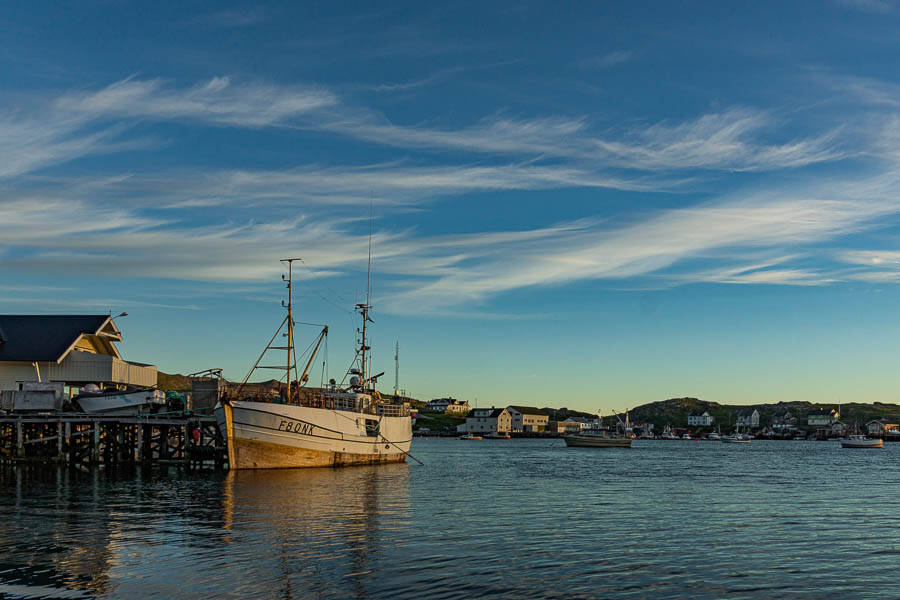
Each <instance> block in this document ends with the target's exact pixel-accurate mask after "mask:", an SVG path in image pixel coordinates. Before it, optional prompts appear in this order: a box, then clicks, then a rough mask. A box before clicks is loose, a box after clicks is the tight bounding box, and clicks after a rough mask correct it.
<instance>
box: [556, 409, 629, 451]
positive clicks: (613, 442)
mask: <svg viewBox="0 0 900 600" xmlns="http://www.w3.org/2000/svg"><path fill="white" fill-rule="evenodd" d="M616 418H617V419H618V418H619V415H616ZM619 422H620V424H623V425H624V428H623V429H624V431H626V432H630V431H631V427H630V426H629V424H628V413H627V412H626V413H625V422H624V423H622V421H621V419H619ZM563 440H564V441H565V442H566V446H570V447H574V448H631V436H630V435H627V434H626V435H623V434H621V433H618V432H613V431H609V430H608V429H600V428H596V429H583V430H581V432H579V433H575V434H571V435H564V436H563Z"/></svg>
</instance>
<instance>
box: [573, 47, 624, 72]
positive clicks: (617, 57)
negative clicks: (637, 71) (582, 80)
mask: <svg viewBox="0 0 900 600" xmlns="http://www.w3.org/2000/svg"><path fill="white" fill-rule="evenodd" d="M632 58H634V53H633V52H632V51H631V50H615V51H613V52H607V53H606V54H600V55H598V56H589V57H588V58H585V59H583V60H582V61H581V63H580V64H581V66H582V67H585V68H588V69H598V70H603V69H611V68H612V67H615V66H616V65H620V64H622V63H625V62H628V61H630V60H632Z"/></svg>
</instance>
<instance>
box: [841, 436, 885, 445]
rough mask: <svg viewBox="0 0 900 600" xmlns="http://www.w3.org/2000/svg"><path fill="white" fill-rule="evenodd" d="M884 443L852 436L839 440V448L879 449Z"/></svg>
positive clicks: (875, 439)
mask: <svg viewBox="0 0 900 600" xmlns="http://www.w3.org/2000/svg"><path fill="white" fill-rule="evenodd" d="M883 446H884V442H883V441H882V440H880V439H878V438H867V437H866V436H864V435H859V434H853V435H849V436H847V439H846V440H841V448H881V447H883Z"/></svg>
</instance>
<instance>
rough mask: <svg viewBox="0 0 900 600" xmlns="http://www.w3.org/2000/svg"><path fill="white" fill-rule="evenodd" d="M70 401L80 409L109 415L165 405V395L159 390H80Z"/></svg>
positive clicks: (123, 414) (120, 414)
mask: <svg viewBox="0 0 900 600" xmlns="http://www.w3.org/2000/svg"><path fill="white" fill-rule="evenodd" d="M72 401H73V402H74V404H75V405H76V406H77V407H78V408H79V409H80V410H81V411H82V412H86V413H90V414H99V415H109V416H130V415H137V414H140V413H150V412H153V411H155V410H158V409H159V408H160V407H163V406H165V405H166V395H165V393H164V392H161V391H159V390H105V391H99V390H98V391H96V392H94V391H90V390H84V389H83V390H81V391H80V392H79V394H78V395H77V396H75V397H74V398H73V399H72Z"/></svg>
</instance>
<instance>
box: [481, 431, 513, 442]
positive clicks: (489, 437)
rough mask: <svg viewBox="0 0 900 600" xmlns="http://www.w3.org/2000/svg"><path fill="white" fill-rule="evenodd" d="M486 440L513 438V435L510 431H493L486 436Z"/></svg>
mask: <svg viewBox="0 0 900 600" xmlns="http://www.w3.org/2000/svg"><path fill="white" fill-rule="evenodd" d="M484 439H486V440H511V439H512V436H511V435H509V434H508V433H503V432H500V431H492V432H491V433H489V434H487V435H486V436H484Z"/></svg>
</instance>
